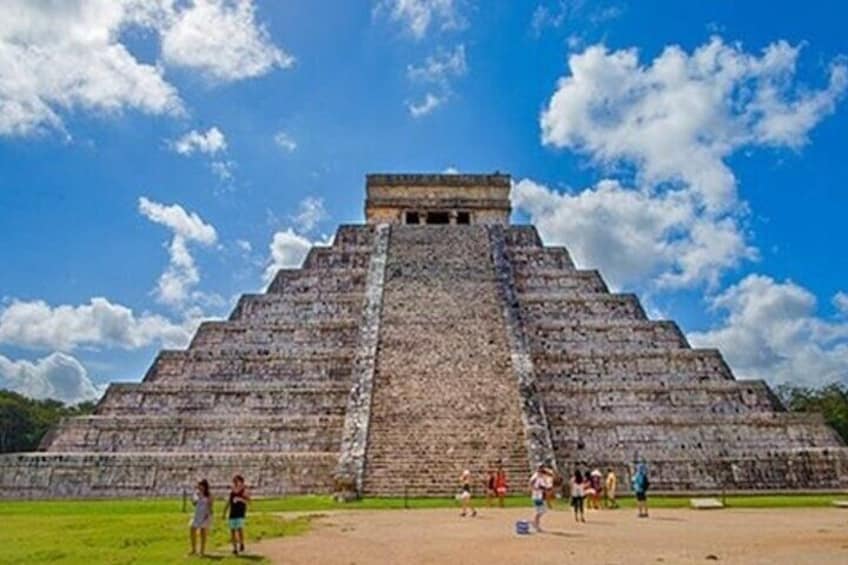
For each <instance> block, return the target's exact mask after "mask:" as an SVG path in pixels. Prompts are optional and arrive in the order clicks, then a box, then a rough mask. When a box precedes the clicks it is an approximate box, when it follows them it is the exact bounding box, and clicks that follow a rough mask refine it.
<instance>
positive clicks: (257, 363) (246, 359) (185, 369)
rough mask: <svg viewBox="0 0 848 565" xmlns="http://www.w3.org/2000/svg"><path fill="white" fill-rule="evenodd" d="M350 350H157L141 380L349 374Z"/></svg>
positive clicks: (275, 377)
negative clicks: (215, 352) (255, 352)
mask: <svg viewBox="0 0 848 565" xmlns="http://www.w3.org/2000/svg"><path fill="white" fill-rule="evenodd" d="M351 362H352V355H351V353H342V352H323V353H320V354H318V353H313V354H301V355H292V354H273V355H272V354H270V353H269V354H268V355H242V354H236V353H231V354H226V355H220V354H219V355H215V356H213V355H211V354H208V353H206V352H197V353H195V352H191V351H173V350H165V351H161V352H160V353H159V355H158V356H157V358H156V360H155V361H154V363H153V365H152V366H151V368H150V370H149V371H148V373H147V375H146V376H145V379H144V380H145V381H150V382H159V381H162V382H174V381H186V380H193V379H200V380H228V379H230V378H233V379H239V378H240V377H241V376H243V375H253V376H255V377H258V378H261V379H262V380H278V379H282V378H285V377H286V376H287V375H298V374H302V375H313V374H317V375H325V374H326V375H331V374H332V372H333V371H345V372H347V373H348V374H349V373H350V367H351Z"/></svg>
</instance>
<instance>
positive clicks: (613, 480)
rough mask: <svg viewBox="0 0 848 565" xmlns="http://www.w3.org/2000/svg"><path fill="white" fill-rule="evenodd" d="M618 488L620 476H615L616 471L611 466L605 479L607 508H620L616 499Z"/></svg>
mask: <svg viewBox="0 0 848 565" xmlns="http://www.w3.org/2000/svg"><path fill="white" fill-rule="evenodd" d="M616 488H618V477H616V476H615V471H613V470H612V468H610V469H609V470H608V471H607V478H606V480H605V481H604V506H606V507H607V508H618V503H617V502H616V501H615V489H616Z"/></svg>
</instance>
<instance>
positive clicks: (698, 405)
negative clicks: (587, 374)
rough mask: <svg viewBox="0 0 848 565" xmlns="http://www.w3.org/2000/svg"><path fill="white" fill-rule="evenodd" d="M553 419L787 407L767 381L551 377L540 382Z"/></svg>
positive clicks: (750, 411) (741, 411)
mask: <svg viewBox="0 0 848 565" xmlns="http://www.w3.org/2000/svg"><path fill="white" fill-rule="evenodd" d="M539 390H540V392H541V394H542V397H543V398H544V403H545V410H546V412H547V414H548V416H549V418H550V419H559V420H560V421H567V420H569V419H572V420H576V421H582V420H583V419H584V418H592V417H595V416H606V417H609V418H617V419H632V420H636V421H641V420H643V419H644V418H645V416H646V415H650V416H651V417H672V416H685V417H690V418H697V417H709V416H711V415H715V414H741V415H744V414H779V413H784V409H783V406H782V405H781V404H780V402H779V400H778V399H777V398H776V397H775V395H774V393H772V391H771V390H770V389H769V388H768V386H767V385H766V384H765V383H764V382H763V381H731V380H724V381H708V382H691V381H677V382H669V383H665V382H651V381H647V382H639V383H632V384H630V383H616V382H609V381H606V382H604V381H588V380H587V381H585V382H583V383H574V382H573V381H569V380H565V379H547V380H545V381H543V382H541V383H540V384H539Z"/></svg>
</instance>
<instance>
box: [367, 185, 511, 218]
mask: <svg viewBox="0 0 848 565" xmlns="http://www.w3.org/2000/svg"><path fill="white" fill-rule="evenodd" d="M510 185H511V180H510V176H509V175H505V174H501V173H497V172H496V173H494V174H491V175H479V174H477V175H469V174H371V175H367V177H366V187H365V191H366V200H365V218H366V221H367V222H368V223H369V224H381V223H387V224H501V225H506V224H509V213H510V211H511V208H510V204H509V189H510Z"/></svg>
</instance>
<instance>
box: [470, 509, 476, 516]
mask: <svg viewBox="0 0 848 565" xmlns="http://www.w3.org/2000/svg"><path fill="white" fill-rule="evenodd" d="M476 515H477V511H476V510H472V511H471V517H472V518H473V517H474V516H476Z"/></svg>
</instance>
